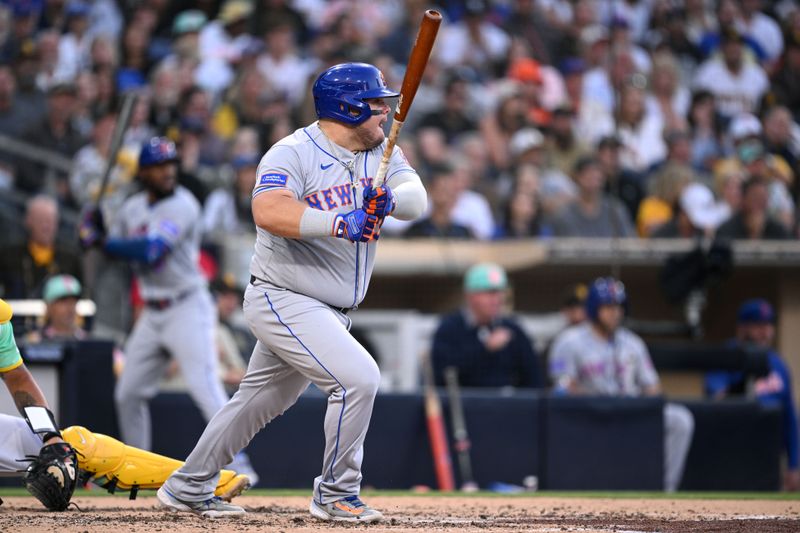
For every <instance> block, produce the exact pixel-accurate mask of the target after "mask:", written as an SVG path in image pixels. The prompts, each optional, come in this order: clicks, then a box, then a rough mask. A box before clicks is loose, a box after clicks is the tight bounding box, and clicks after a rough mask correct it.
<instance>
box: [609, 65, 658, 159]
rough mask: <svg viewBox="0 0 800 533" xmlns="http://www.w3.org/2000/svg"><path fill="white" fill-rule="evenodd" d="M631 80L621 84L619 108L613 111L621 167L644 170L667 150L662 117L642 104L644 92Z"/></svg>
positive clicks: (640, 86) (642, 88)
mask: <svg viewBox="0 0 800 533" xmlns="http://www.w3.org/2000/svg"><path fill="white" fill-rule="evenodd" d="M638 79H639V78H633V80H634V81H631V82H628V83H626V84H625V85H624V86H623V87H622V91H621V92H620V96H619V109H618V110H617V111H616V117H615V120H616V131H617V135H619V139H620V142H621V143H622V146H623V150H622V153H621V164H622V168H625V169H627V170H630V171H632V172H637V173H643V172H646V171H647V170H648V169H649V168H650V167H651V166H653V165H654V164H656V163H658V162H659V161H661V160H662V159H664V156H665V155H666V153H667V147H666V145H665V143H664V137H663V133H662V132H663V131H664V123H663V121H662V117H661V116H660V115H658V114H656V113H655V112H654V111H652V110H648V109H647V108H646V106H645V96H646V94H647V93H646V92H645V90H644V87H643V85H644V81H642V84H641V85H640V84H639V83H636V81H635V80H638Z"/></svg>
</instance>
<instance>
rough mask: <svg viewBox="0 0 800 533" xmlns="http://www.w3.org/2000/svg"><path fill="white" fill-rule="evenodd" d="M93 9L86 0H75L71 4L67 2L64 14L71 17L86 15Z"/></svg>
mask: <svg viewBox="0 0 800 533" xmlns="http://www.w3.org/2000/svg"><path fill="white" fill-rule="evenodd" d="M90 10H91V8H90V6H89V4H87V3H85V2H81V1H80V0H73V1H72V2H70V3H69V4H67V7H66V9H65V10H64V15H65V16H66V17H67V18H70V17H86V16H88V15H89V11H90Z"/></svg>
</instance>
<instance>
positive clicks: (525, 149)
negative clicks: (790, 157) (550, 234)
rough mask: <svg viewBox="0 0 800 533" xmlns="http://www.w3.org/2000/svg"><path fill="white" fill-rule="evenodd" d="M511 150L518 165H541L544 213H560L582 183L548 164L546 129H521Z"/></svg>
mask: <svg viewBox="0 0 800 533" xmlns="http://www.w3.org/2000/svg"><path fill="white" fill-rule="evenodd" d="M508 150H509V152H510V155H511V162H512V163H513V166H514V168H516V169H519V168H521V167H523V166H532V167H534V168H536V169H537V171H538V186H537V193H538V196H539V200H540V202H541V205H542V210H543V211H544V214H546V215H548V216H551V215H553V214H555V213H558V212H559V211H560V210H561V209H562V208H563V207H564V206H565V205H567V204H568V203H569V202H571V201H573V200H574V199H575V198H576V197H577V194H578V187H577V186H576V185H575V182H574V181H573V180H572V179H571V178H570V177H569V175H567V174H565V173H563V172H561V171H560V170H558V169H556V168H547V160H546V153H545V138H544V135H542V132H540V131H539V130H537V129H536V128H523V129H520V130H519V131H517V132H516V133H515V134H514V135H513V136H512V137H511V142H510V144H509V147H508Z"/></svg>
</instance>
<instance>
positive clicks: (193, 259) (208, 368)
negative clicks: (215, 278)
mask: <svg viewBox="0 0 800 533" xmlns="http://www.w3.org/2000/svg"><path fill="white" fill-rule="evenodd" d="M201 232H202V227H201V224H200V205H199V204H198V202H197V200H196V199H195V198H194V196H192V194H191V193H190V192H189V191H188V190H186V189H184V188H183V187H177V188H176V189H175V193H174V194H172V195H171V196H169V197H167V198H164V199H161V200H159V201H157V202H155V203H154V204H152V205H150V204H149V203H148V198H147V192H140V193H137V194H135V195H133V196H132V197H130V198H129V199H128V200H126V201H125V203H124V204H123V206H122V208H121V210H120V212H119V213H118V215H117V217H116V218H115V219H114V223H113V225H112V227H111V228H110V231H109V235H110V236H111V237H118V238H126V239H129V238H136V237H144V236H148V235H149V236H159V237H161V238H162V239H163V240H164V241H165V242H166V243H167V244H168V245H169V248H170V250H169V252H167V254H166V255H165V256H164V258H163V259H162V260H161V261H159V262H158V263H157V264H155V265H153V266H148V265H144V264H142V263H136V262H135V263H133V266H134V270H135V272H136V277H137V279H138V281H139V289H140V292H141V295H142V298H143V299H144V300H145V302H151V305H145V307H144V309H143V310H142V313H141V315H140V316H139V319H138V320H137V321H136V324H135V325H134V328H133V331H132V332H131V334H130V336H129V337H128V340H127V342H126V344H125V367H124V369H123V371H122V375H121V376H120V379H119V382H118V383H117V388H116V391H115V394H114V396H115V400H116V404H117V413H118V416H119V421H120V432H121V434H122V435H121V436H122V440H123V441H124V442H125V443H126V444H129V445H132V446H136V447H137V448H142V449H145V450H149V449H150V447H151V441H152V437H151V427H150V413H149V409H148V405H147V402H148V400H149V399H150V398H152V397H153V396H155V395H156V393H157V392H158V382H159V380H160V379H161V377H162V376H163V374H164V370H165V369H166V366H167V364H168V359H167V358H166V357H165V356H164V353H163V350H166V351H168V352H169V354H170V355H171V356H172V357H173V358H175V360H176V361H177V362H178V364H179V365H180V369H181V373H182V374H183V377H184V379H185V381H186V385H187V387H188V389H189V394H190V395H191V396H192V399H194V401H195V403H196V404H197V405H198V407H200V410H201V412H202V413H203V416H204V417H205V419H206V420H210V419H211V417H212V416H214V414H215V413H216V412H217V411H218V410H219V409H220V408H221V407H222V406H223V405H224V404H225V402H226V401H227V399H228V397H227V395H226V394H225V390H224V389H223V387H222V383H221V382H220V380H219V378H218V376H217V371H216V369H217V348H216V343H215V342H214V333H215V328H216V322H217V319H216V308H215V306H214V303H213V301H212V299H211V295H210V294H209V292H208V289H207V287H206V282H205V278H203V276H202V274H201V273H200V270H199V267H198V263H197V260H198V256H199V253H200V237H201ZM154 301H158V302H159V305H158V307H160V308H156V307H154V306H153V305H152V302H154Z"/></svg>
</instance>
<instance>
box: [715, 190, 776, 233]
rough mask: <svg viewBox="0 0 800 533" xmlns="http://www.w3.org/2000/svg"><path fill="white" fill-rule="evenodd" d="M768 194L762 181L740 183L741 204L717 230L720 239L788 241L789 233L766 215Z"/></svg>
mask: <svg viewBox="0 0 800 533" xmlns="http://www.w3.org/2000/svg"><path fill="white" fill-rule="evenodd" d="M768 199H769V192H768V188H767V184H766V183H765V182H764V181H763V180H759V179H753V178H750V179H748V180H747V181H745V182H743V183H742V204H741V206H740V207H739V209H738V210H737V211H736V212H734V214H733V216H731V218H729V219H728V220H727V221H726V222H725V223H724V224H722V225H721V226H720V227H719V229H718V230H717V238H720V239H729V240H731V239H788V238H790V235H789V232H788V231H786V228H784V227H783V225H782V224H781V223H780V222H778V221H776V220H775V219H773V218H772V217H771V216H769V214H768V213H767V202H768Z"/></svg>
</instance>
